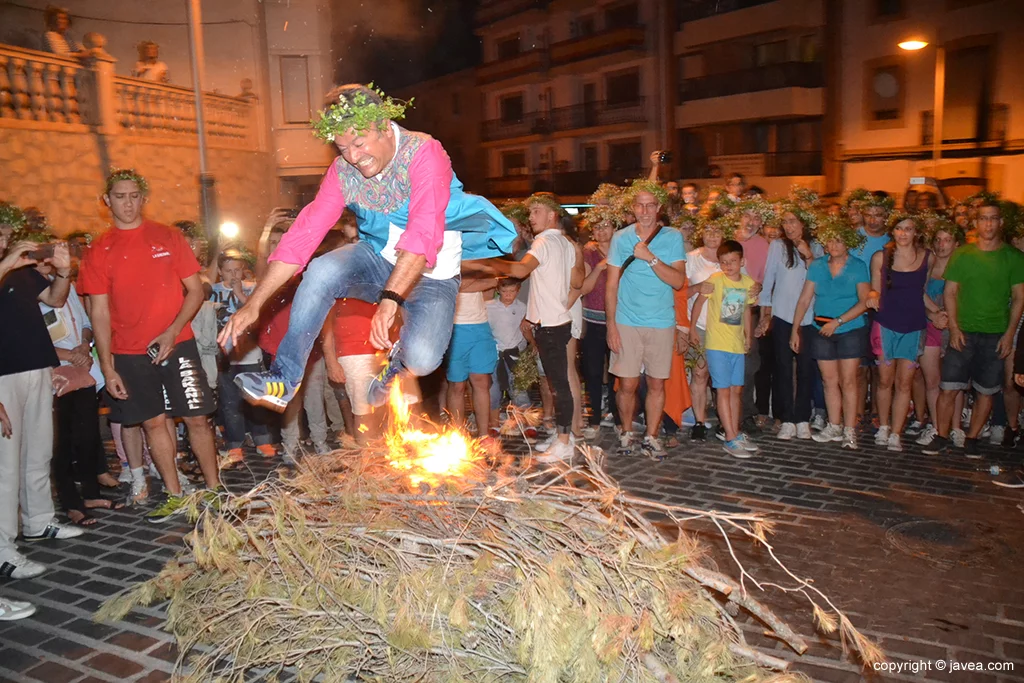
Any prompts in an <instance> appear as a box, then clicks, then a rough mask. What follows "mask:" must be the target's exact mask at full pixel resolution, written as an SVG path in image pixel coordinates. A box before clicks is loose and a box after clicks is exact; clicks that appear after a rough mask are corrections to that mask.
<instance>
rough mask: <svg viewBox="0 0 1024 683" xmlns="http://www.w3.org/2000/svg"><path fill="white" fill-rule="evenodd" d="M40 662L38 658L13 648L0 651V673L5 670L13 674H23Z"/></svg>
mask: <svg viewBox="0 0 1024 683" xmlns="http://www.w3.org/2000/svg"><path fill="white" fill-rule="evenodd" d="M41 661H42V660H41V659H40V658H39V657H37V656H35V655H30V654H28V653H27V652H23V651H22V650H18V649H15V648H13V647H5V648H2V649H0V672H2V671H3V669H7V670H8V671H11V672H13V673H15V674H19V673H23V672H25V671H28V670H29V669H31V668H33V667H36V666H38V665H39V664H40V662H41Z"/></svg>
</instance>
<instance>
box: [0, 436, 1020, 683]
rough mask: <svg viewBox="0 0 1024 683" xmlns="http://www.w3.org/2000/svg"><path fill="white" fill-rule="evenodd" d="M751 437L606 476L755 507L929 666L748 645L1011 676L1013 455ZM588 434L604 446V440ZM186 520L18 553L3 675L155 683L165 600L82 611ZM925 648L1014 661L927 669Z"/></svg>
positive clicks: (841, 597)
mask: <svg viewBox="0 0 1024 683" xmlns="http://www.w3.org/2000/svg"><path fill="white" fill-rule="evenodd" d="M863 441H867V439H863ZM761 443H762V444H763V445H764V451H763V452H762V453H761V454H760V455H758V456H755V457H754V458H752V459H750V460H745V461H740V460H735V459H733V458H731V457H730V456H729V455H727V454H726V453H724V452H723V451H722V450H721V449H720V447H719V444H718V443H717V442H712V441H709V442H708V443H704V444H690V443H687V442H684V443H683V444H682V445H681V446H679V447H676V448H674V449H672V451H671V457H670V458H668V459H666V460H665V461H663V462H660V463H655V462H651V461H648V460H645V459H638V458H617V457H615V456H614V455H613V456H611V457H610V459H609V470H610V472H611V473H612V474H613V475H614V476H616V477H617V478H618V479H619V481H620V482H621V483H622V485H623V487H624V488H626V489H627V490H629V491H631V492H634V493H636V494H638V495H642V496H646V497H649V498H652V499H655V500H659V501H663V502H667V503H675V504H680V505H688V506H693V507H701V508H707V509H711V508H714V509H718V510H723V511H756V512H759V513H763V514H765V515H767V516H769V517H770V518H771V519H773V520H775V521H776V522H777V527H776V532H775V534H774V535H773V536H772V537H771V541H772V543H773V545H774V547H775V549H776V552H777V554H778V556H779V557H780V558H781V559H782V560H783V561H784V562H785V563H786V564H787V565H788V566H789V567H790V569H792V570H793V571H794V572H795V573H797V574H798V575H800V576H805V577H810V578H813V579H814V581H815V584H816V585H817V586H818V587H820V588H821V589H822V590H824V591H825V592H826V593H827V594H829V595H830V596H831V597H832V598H833V599H834V601H835V602H836V604H837V605H838V606H840V607H841V608H842V609H843V610H845V611H846V612H847V614H848V615H849V616H850V618H851V620H852V621H853V623H854V624H855V625H856V626H858V627H859V628H860V629H861V630H862V631H863V632H864V633H865V634H867V635H868V636H870V637H872V638H873V639H875V640H876V641H877V642H879V643H880V644H881V645H882V646H883V647H884V648H885V649H886V651H887V652H888V654H889V656H890V657H891V658H892V661H893V662H906V663H908V664H909V663H913V662H917V661H926V662H929V663H930V670H927V671H922V672H921V673H920V674H918V675H913V674H910V673H903V674H886V675H885V676H882V675H879V674H876V673H872V672H864V671H862V669H861V668H860V667H859V666H858V665H856V664H854V663H851V662H850V661H848V660H847V659H846V658H845V657H844V656H843V654H842V651H841V648H840V647H839V645H838V643H837V642H836V641H835V640H831V639H826V638H822V637H814V636H812V637H810V638H809V640H810V643H811V647H810V650H809V651H808V653H807V654H805V655H804V656H803V657H798V656H796V655H795V654H794V653H793V652H792V651H790V650H789V649H788V648H786V647H785V646H784V645H782V644H781V643H778V642H777V641H775V640H772V639H770V638H767V637H765V636H764V635H763V629H762V628H761V627H760V626H759V625H758V624H757V623H756V622H755V621H754V620H753V619H752V618H751V619H748V620H747V621H746V622H744V623H742V626H743V629H744V630H745V632H746V633H747V639H748V642H750V643H751V644H753V645H755V646H757V647H759V648H761V649H765V650H767V651H770V653H771V654H773V655H775V656H779V657H783V658H786V659H791V660H793V661H794V662H795V663H794V665H793V668H794V670H796V671H801V672H804V673H806V674H808V675H809V676H811V677H812V678H813V679H814V680H817V681H829V682H846V681H860V680H868V681H883V680H884V681H889V680H892V681H897V680H901V681H922V680H927V681H956V682H961V681H963V682H968V681H970V682H972V683H973V682H974V681H977V682H979V683H1001V682H1003V681H1007V682H1008V681H1024V584H1022V583H1021V581H1020V579H1019V576H1020V574H1019V572H1020V569H1019V568H1020V567H1021V566H1022V563H1024V525H1022V522H1024V508H1022V507H1021V505H1022V504H1024V490H1014V489H1003V488H999V487H996V486H994V485H993V484H992V482H991V479H992V478H991V476H990V475H989V471H988V469H989V467H990V466H991V465H992V464H994V463H999V464H1001V465H1003V466H1004V467H1006V466H1008V465H1011V464H1012V462H1011V459H1012V458H1019V454H1006V453H1004V452H1002V451H996V450H993V451H990V452H988V453H987V454H986V459H985V460H980V461H970V460H966V459H965V458H963V457H962V456H949V457H944V458H935V457H928V456H924V455H921V454H919V453H918V452H917V449H916V448H914V449H913V450H912V451H910V452H905V453H888V452H886V451H885V450H883V449H880V448H877V447H875V446H869V445H862V449H861V450H859V451H856V452H853V451H842V450H840V449H839V448H838V447H837V446H835V445H830V446H827V447H825V446H821V445H818V444H815V443H813V442H797V441H792V442H788V443H787V442H780V441H776V440H774V439H773V438H769V437H765V438H763V439H761ZM602 445H603V446H606V447H609V448H610V447H611V445H612V438H611V436H610V435H606V436H605V438H604V439H603V441H602ZM277 464H279V461H277V460H271V461H265V460H262V459H259V458H257V457H255V456H254V455H251V454H250V456H249V457H248V459H247V463H246V465H247V467H246V469H244V470H239V471H233V472H231V473H229V476H228V477H226V481H227V483H228V485H229V486H230V487H231V488H232V489H233V490H236V491H240V490H244V489H245V488H247V487H248V486H251V485H252V484H253V483H255V482H256V481H259V480H262V479H263V478H264V477H266V476H269V475H270V474H271V473H272V471H273V468H274V466H276V465H277ZM187 531H188V529H187V528H186V527H184V526H181V525H177V526H173V525H166V526H158V525H152V524H148V523H146V522H145V521H143V520H142V519H141V515H140V511H138V510H128V511H119V512H109V513H106V514H102V516H101V523H100V524H99V525H98V526H96V527H94V530H90V531H89V533H88V534H86V535H85V536H83V537H81V538H79V539H75V540H72V541H66V542H56V541H47V542H45V543H40V544H37V545H33V546H32V547H29V548H26V551H27V554H28V556H29V557H30V558H32V559H33V560H36V561H38V562H42V563H44V564H46V565H47V566H48V567H49V571H48V572H47V573H45V574H43V575H42V576H41V577H39V578H37V579H34V580H20V581H6V582H3V583H0V595H4V596H6V597H11V598H15V599H29V600H32V601H33V602H35V603H36V604H37V605H38V606H39V611H38V612H37V613H36V615H35V616H34V617H32V618H31V619H28V620H25V621H20V622H0V683H6V682H7V681H18V682H19V683H20V682H30V681H31V682H35V681H44V682H46V683H71V682H73V681H74V682H77V683H94V682H97V681H131V682H146V683H152V682H156V681H164V680H169V678H170V672H171V671H172V669H173V663H174V660H175V657H176V650H175V647H174V645H173V639H172V638H171V636H170V635H169V634H167V633H165V632H163V631H161V630H160V625H161V623H162V621H163V617H164V613H163V611H162V609H161V606H156V607H154V608H150V609H143V610H136V611H135V612H133V613H131V614H130V615H129V616H128V618H126V619H125V620H124V621H121V622H118V623H115V624H95V623H93V622H92V621H91V615H92V613H93V612H94V610H95V609H96V608H97V607H98V606H99V604H100V603H101V601H102V600H103V599H105V598H106V597H108V596H110V595H112V594H114V593H116V592H117V591H118V590H120V589H121V588H122V587H124V586H126V585H129V584H131V583H134V582H137V581H139V580H142V579H145V578H147V577H149V576H151V575H152V574H154V573H155V572H157V571H158V570H159V569H160V568H161V567H162V566H163V564H164V562H165V561H166V560H167V559H168V558H170V557H171V556H172V555H173V554H174V552H175V551H176V550H177V549H178V548H179V547H180V546H181V538H182V535H183V534H184V533H186V532H187ZM694 533H697V534H700V535H701V536H703V537H705V540H706V541H707V542H708V543H709V544H710V545H711V546H712V548H713V550H712V554H713V558H714V559H715V560H717V562H718V564H719V567H720V568H721V569H722V571H724V572H726V573H728V574H730V575H733V576H736V575H737V571H736V567H735V565H734V564H733V563H732V561H731V559H730V558H729V556H728V555H727V554H726V553H725V552H724V545H723V543H722V542H721V540H720V539H719V538H718V537H717V536H716V535H715V534H714V533H712V532H711V530H709V529H701V528H695V529H694ZM735 551H736V554H737V557H738V558H739V559H740V561H742V562H743V563H744V564H745V566H747V568H748V569H750V570H751V572H752V573H753V574H754V576H755V577H758V578H764V579H767V580H780V579H781V578H782V577H781V576H780V574H779V572H778V571H775V570H773V569H772V568H771V566H770V565H768V564H766V557H765V552H764V551H763V550H759V549H757V548H754V547H753V546H751V545H750V544H748V543H746V542H745V541H744V542H740V543H739V544H737V545H736V546H735ZM749 585H750V584H748V586H749ZM755 594H756V597H759V598H760V599H762V601H764V602H765V603H766V604H768V605H769V606H771V607H772V608H773V609H775V610H776V611H777V613H778V614H780V616H782V617H783V618H784V619H785V620H787V621H788V622H789V623H790V625H791V626H793V627H794V628H795V629H796V630H797V631H799V632H801V633H804V634H811V633H812V632H813V626H812V623H811V619H810V610H809V609H808V608H807V606H806V604H805V603H802V602H801V601H800V600H798V599H796V598H792V597H790V596H786V595H781V594H779V593H773V592H771V591H769V592H767V593H764V594H760V593H757V592H756V589H755ZM937 660H943V661H944V662H946V663H948V662H951V661H952V662H958V663H960V664H967V663H980V665H981V666H986V665H987V663H989V662H991V663H998V664H999V665H1000V666H1012V670H1004V671H1002V672H998V673H997V672H982V671H950V670H949V669H950V666H949V665H948V664H946V668H945V670H939V669H938V667H937V666H936V664H935V662H936V661H937ZM255 678H258V676H256V677H255ZM255 678H254V679H255ZM285 680H287V676H286V677H285Z"/></svg>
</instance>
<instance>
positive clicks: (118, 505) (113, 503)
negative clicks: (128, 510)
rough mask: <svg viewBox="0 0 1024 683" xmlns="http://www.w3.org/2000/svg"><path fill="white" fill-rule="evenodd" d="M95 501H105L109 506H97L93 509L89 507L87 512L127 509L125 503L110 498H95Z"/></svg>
mask: <svg viewBox="0 0 1024 683" xmlns="http://www.w3.org/2000/svg"><path fill="white" fill-rule="evenodd" d="M93 500H102V501H105V502H106V503H107V505H95V506H93V507H87V508H86V510H123V509H124V507H125V504H124V502H123V501H118V500H111V499H109V498H94V499H93ZM83 505H84V503H83Z"/></svg>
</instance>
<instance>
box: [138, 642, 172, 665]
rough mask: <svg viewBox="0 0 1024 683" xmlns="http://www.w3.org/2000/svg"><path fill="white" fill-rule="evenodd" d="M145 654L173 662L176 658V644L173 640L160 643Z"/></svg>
mask: <svg viewBox="0 0 1024 683" xmlns="http://www.w3.org/2000/svg"><path fill="white" fill-rule="evenodd" d="M146 655H147V656H149V657H154V658H156V659H162V660H163V661H165V662H170V663H171V664H173V663H174V662H175V661H177V659H178V646H177V644H176V643H173V642H169V643H162V644H161V645H158V646H157V647H155V648H153V649H152V650H150V651H149V652H147V653H146Z"/></svg>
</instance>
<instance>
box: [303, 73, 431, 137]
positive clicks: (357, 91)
mask: <svg viewBox="0 0 1024 683" xmlns="http://www.w3.org/2000/svg"><path fill="white" fill-rule="evenodd" d="M334 93H337V94H336V95H335V94H334ZM334 93H332V98H331V99H332V100H336V101H332V102H330V103H329V104H328V105H327V108H326V109H321V110H320V111H318V112H317V113H316V115H315V116H314V117H313V119H312V120H311V121H310V124H311V125H312V126H313V134H314V135H315V136H316V137H318V138H320V139H321V140H324V141H326V142H334V137H335V136H336V135H343V134H344V133H345V131H347V130H354V131H355V132H356V133H357V134H362V133H365V132H366V131H367V130H369V129H370V127H371V126H376V125H379V124H381V123H384V122H385V121H398V120H400V119H403V118H405V110H406V109H408V108H409V107H411V106H412V103H413V100H415V99H416V98H415V97H413V98H411V99H409V100H408V101H406V100H399V99H395V98H393V97H389V96H387V95H385V94H384V91H382V90H381V89H380V88H377V87H375V86H374V85H373V83H369V84H368V85H366V86H365V87H364V86H342V87H341V88H339V89H338V90H336V91H334Z"/></svg>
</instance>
